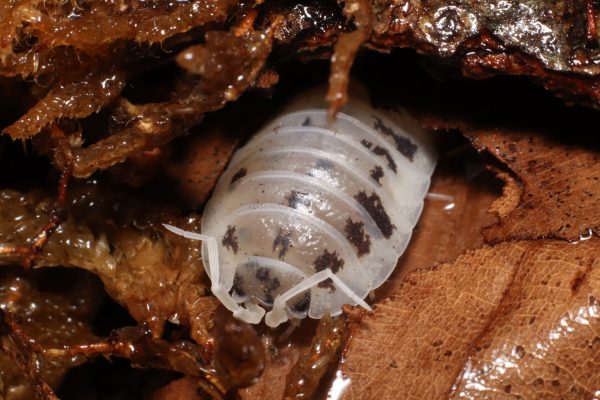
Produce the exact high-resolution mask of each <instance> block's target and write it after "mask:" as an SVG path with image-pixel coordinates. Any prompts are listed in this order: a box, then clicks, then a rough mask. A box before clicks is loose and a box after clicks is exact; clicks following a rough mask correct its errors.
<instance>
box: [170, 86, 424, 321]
mask: <svg viewBox="0 0 600 400" xmlns="http://www.w3.org/2000/svg"><path fill="white" fill-rule="evenodd" d="M365 97H366V96H364V95H363V96H361V95H359V96H353V97H352V98H351V100H350V102H349V103H348V104H347V105H346V106H345V107H344V109H343V110H342V112H341V113H339V114H338V115H337V118H336V119H335V121H333V122H332V121H330V120H329V119H328V114H327V105H326V104H325V103H324V102H323V101H322V98H323V91H319V90H316V91H313V92H309V93H307V94H305V95H303V96H302V97H300V98H297V99H296V100H295V101H294V102H292V104H291V105H290V106H289V107H288V108H287V109H286V110H285V111H284V112H282V113H281V114H279V115H278V116H277V117H276V118H275V119H274V120H272V121H271V122H270V123H269V124H267V125H266V126H265V127H264V128H262V129H261V130H260V132H258V134H256V135H255V136H254V137H252V138H251V139H250V140H249V142H248V143H247V144H246V145H245V146H244V147H243V148H241V149H239V150H238V151H237V152H236V154H235V155H234V157H233V158H232V159H231V161H230V163H229V166H228V168H227V169H226V170H225V172H224V173H223V175H222V176H221V177H220V179H219V181H218V183H217V185H216V187H215V190H214V193H213V195H212V197H211V199H210V200H209V202H208V204H207V205H206V207H205V211H204V214H203V221H202V232H201V234H197V233H191V232H184V231H181V230H179V229H177V228H174V227H169V226H168V227H167V228H168V229H171V230H173V231H175V232H176V233H180V234H183V235H185V236H187V237H190V238H194V239H200V240H204V243H203V259H204V261H205V267H206V270H207V273H208V274H209V276H210V278H211V282H212V290H213V293H214V294H215V295H216V296H217V297H218V298H219V300H221V302H222V303H223V304H224V305H225V306H226V307H227V308H229V309H230V310H231V311H233V312H234V315H236V316H237V317H238V318H240V319H243V320H245V321H247V322H251V323H258V322H260V320H261V319H262V317H263V315H264V314H265V312H267V311H268V312H267V313H266V317H265V322H266V324H267V325H269V326H271V327H275V326H278V325H279V324H281V323H282V322H285V321H286V320H288V319H289V318H304V317H306V316H307V315H308V316H309V317H311V318H321V317H322V316H323V315H324V314H331V315H337V314H339V313H340V312H341V309H342V306H343V305H344V304H351V305H362V306H363V307H366V308H368V307H369V306H368V305H367V304H366V303H365V301H364V299H365V297H366V296H367V294H368V293H369V292H370V291H371V290H373V289H375V288H377V287H379V286H380V285H381V284H382V283H383V282H384V281H385V280H386V279H387V278H388V277H389V275H390V274H391V273H392V271H393V270H394V268H395V266H396V264H397V262H398V258H399V257H400V255H401V254H402V253H403V252H404V250H405V248H406V246H407V244H408V242H409V240H410V237H411V234H412V230H413V228H414V226H415V224H416V222H417V220H418V218H419V216H420V214H421V210H422V208H423V201H424V197H425V195H426V193H427V191H428V189H429V184H430V178H431V175H432V173H433V170H434V167H435V162H436V155H435V149H434V140H433V134H432V132H430V131H428V130H426V129H423V128H422V127H421V126H420V125H419V124H418V123H417V122H416V121H415V120H414V119H413V118H411V117H410V115H409V114H408V113H407V112H405V111H403V110H389V109H386V110H382V109H375V108H374V107H372V106H371V105H370V104H369V102H367V101H365V100H363V99H364V98H365Z"/></svg>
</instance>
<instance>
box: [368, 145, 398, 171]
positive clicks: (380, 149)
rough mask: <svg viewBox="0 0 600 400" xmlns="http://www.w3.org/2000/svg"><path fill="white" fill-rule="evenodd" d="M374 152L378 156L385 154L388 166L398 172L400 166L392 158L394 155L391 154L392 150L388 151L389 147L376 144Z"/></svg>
mask: <svg viewBox="0 0 600 400" xmlns="http://www.w3.org/2000/svg"><path fill="white" fill-rule="evenodd" d="M373 154H375V155H377V156H384V157H385V159H386V160H387V163H388V167H389V168H390V169H391V170H392V171H394V173H396V171H397V169H398V167H397V166H396V162H395V161H394V159H393V158H392V155H391V154H390V152H389V151H387V149H385V148H383V147H379V146H375V148H374V149H373Z"/></svg>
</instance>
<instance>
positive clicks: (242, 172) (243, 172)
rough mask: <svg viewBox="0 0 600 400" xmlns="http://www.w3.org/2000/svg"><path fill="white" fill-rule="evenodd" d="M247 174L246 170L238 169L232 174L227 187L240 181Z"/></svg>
mask: <svg viewBox="0 0 600 400" xmlns="http://www.w3.org/2000/svg"><path fill="white" fill-rule="evenodd" d="M247 173H248V170H247V169H246V168H240V169H239V170H238V171H237V172H236V173H235V174H233V176H232V177H231V182H229V185H233V184H234V183H235V182H237V181H238V180H240V179H242V178H243V177H245V176H246V174H247Z"/></svg>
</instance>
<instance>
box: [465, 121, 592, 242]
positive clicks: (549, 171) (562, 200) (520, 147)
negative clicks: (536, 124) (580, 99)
mask: <svg viewBox="0 0 600 400" xmlns="http://www.w3.org/2000/svg"><path fill="white" fill-rule="evenodd" d="M466 135H467V136H468V137H470V138H472V141H473V144H474V145H475V146H476V147H477V148H478V149H480V150H488V151H489V152H490V153H492V154H493V155H494V156H495V157H497V158H498V159H499V160H500V161H502V162H503V163H505V164H506V165H507V166H508V167H509V168H510V169H511V170H512V171H513V172H514V173H515V174H516V175H517V176H518V178H519V179H520V180H521V182H522V183H523V187H524V188H523V195H522V196H521V199H520V202H519V204H518V206H517V207H515V208H514V209H513V210H511V211H510V212H508V210H504V213H505V214H507V215H505V216H504V217H502V219H501V220H500V222H499V223H498V224H497V225H494V226H491V227H490V228H488V229H486V230H485V231H484V234H485V237H486V240H487V241H488V242H491V243H498V242H501V241H505V240H510V239H535V238H544V237H553V238H560V239H567V240H577V239H578V238H579V237H580V235H582V234H588V230H593V231H595V232H599V229H600V213H599V212H598V210H600V163H599V162H598V161H599V160H600V156H599V155H598V153H597V152H596V151H594V150H593V149H589V148H584V147H575V146H568V145H567V144H565V143H564V140H563V142H562V143H561V142H559V141H555V140H554V139H551V138H548V137H544V136H541V135H539V134H536V133H531V132H526V131H523V132H522V131H514V130H502V129H495V130H467V132H466ZM590 233H591V232H590Z"/></svg>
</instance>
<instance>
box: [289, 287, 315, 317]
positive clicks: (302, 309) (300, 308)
mask: <svg viewBox="0 0 600 400" xmlns="http://www.w3.org/2000/svg"><path fill="white" fill-rule="evenodd" d="M309 307H310V292H309V293H306V294H305V295H304V297H303V298H302V300H300V301H299V302H297V303H296V304H294V305H292V306H290V307H289V308H290V310H291V311H292V312H295V313H298V314H304V313H306V312H307V311H308V308H309Z"/></svg>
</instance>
